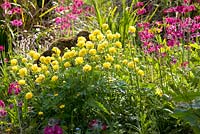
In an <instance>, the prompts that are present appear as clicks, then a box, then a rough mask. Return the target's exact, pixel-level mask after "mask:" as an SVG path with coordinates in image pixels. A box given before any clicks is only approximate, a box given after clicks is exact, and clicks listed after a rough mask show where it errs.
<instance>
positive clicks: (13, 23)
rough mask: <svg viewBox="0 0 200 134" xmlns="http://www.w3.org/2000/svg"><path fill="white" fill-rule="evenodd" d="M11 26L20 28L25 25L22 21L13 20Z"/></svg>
mask: <svg viewBox="0 0 200 134" xmlns="http://www.w3.org/2000/svg"><path fill="white" fill-rule="evenodd" d="M11 25H12V26H16V27H19V26H22V25H23V23H22V20H13V21H11Z"/></svg>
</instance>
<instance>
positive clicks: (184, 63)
mask: <svg viewBox="0 0 200 134" xmlns="http://www.w3.org/2000/svg"><path fill="white" fill-rule="evenodd" d="M188 64H189V62H188V61H185V62H183V63H181V67H184V68H186V67H187V65H188Z"/></svg>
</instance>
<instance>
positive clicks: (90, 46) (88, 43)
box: [85, 41, 94, 49]
mask: <svg viewBox="0 0 200 134" xmlns="http://www.w3.org/2000/svg"><path fill="white" fill-rule="evenodd" d="M85 46H86V48H87V49H93V48H94V44H93V43H92V42H91V41H87V42H86V44H85Z"/></svg>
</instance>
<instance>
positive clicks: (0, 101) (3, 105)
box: [0, 100, 5, 108]
mask: <svg viewBox="0 0 200 134" xmlns="http://www.w3.org/2000/svg"><path fill="white" fill-rule="evenodd" d="M0 107H2V108H5V103H4V102H3V100H0Z"/></svg>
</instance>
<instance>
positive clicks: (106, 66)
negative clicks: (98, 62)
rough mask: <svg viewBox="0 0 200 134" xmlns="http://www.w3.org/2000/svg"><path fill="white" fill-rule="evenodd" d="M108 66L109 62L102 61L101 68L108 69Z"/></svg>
mask: <svg viewBox="0 0 200 134" xmlns="http://www.w3.org/2000/svg"><path fill="white" fill-rule="evenodd" d="M110 67H111V64H110V62H105V63H103V68H105V69H109V68H110Z"/></svg>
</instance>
